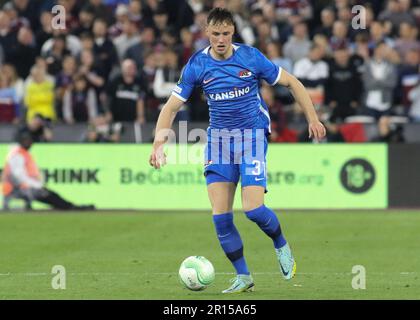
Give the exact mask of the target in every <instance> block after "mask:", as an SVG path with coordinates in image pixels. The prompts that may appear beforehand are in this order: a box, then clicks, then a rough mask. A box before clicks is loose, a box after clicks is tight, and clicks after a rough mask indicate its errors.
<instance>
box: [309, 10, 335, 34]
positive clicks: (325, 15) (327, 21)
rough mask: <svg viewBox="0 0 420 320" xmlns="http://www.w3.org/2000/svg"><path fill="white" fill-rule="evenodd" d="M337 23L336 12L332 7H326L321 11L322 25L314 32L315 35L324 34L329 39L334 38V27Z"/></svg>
mask: <svg viewBox="0 0 420 320" xmlns="http://www.w3.org/2000/svg"><path fill="white" fill-rule="evenodd" d="M334 21H335V11H334V8H332V7H326V8H324V9H323V10H322V11H321V25H320V26H319V27H317V28H316V29H315V31H314V33H313V34H314V35H316V34H323V35H324V36H326V37H327V38H330V37H331V36H332V27H333V24H334Z"/></svg>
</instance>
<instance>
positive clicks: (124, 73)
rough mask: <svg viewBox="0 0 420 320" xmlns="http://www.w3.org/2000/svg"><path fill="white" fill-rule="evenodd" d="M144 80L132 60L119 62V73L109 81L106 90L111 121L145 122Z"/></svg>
mask: <svg viewBox="0 0 420 320" xmlns="http://www.w3.org/2000/svg"><path fill="white" fill-rule="evenodd" d="M144 81H145V79H144V77H143V75H140V74H138V72H137V67H136V64H135V62H134V61H133V60H129V59H126V60H124V61H123V62H122V63H121V75H120V76H118V77H116V78H115V79H114V80H113V81H111V83H110V84H109V86H108V89H107V90H106V93H107V95H108V96H107V102H108V110H109V111H110V113H111V118H112V120H113V121H115V122H137V123H139V124H144V123H145V121H146V119H145V111H144V98H145V94H146V90H147V89H146V84H145V83H144Z"/></svg>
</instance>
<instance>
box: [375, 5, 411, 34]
mask: <svg viewBox="0 0 420 320" xmlns="http://www.w3.org/2000/svg"><path fill="white" fill-rule="evenodd" d="M409 2H410V1H402V0H388V3H387V5H386V9H385V10H383V11H382V12H381V13H380V14H379V16H378V20H379V21H385V23H386V24H388V25H389V27H388V29H390V31H391V34H392V35H396V34H398V29H399V27H400V24H401V23H403V22H408V23H410V24H412V25H414V24H415V23H416V20H415V17H414V16H413V14H412V13H411V12H410V11H409V9H410V4H409Z"/></svg>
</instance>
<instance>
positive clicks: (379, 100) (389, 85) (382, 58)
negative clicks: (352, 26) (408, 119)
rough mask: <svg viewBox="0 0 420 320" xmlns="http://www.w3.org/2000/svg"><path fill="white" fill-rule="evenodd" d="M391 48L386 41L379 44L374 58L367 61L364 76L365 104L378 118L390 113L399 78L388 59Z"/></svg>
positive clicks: (371, 114)
mask: <svg viewBox="0 0 420 320" xmlns="http://www.w3.org/2000/svg"><path fill="white" fill-rule="evenodd" d="M389 49H390V48H389V47H388V46H387V44H386V43H385V42H381V43H379V44H378V45H377V47H376V48H375V50H374V54H373V57H372V59H371V60H369V61H367V62H366V68H365V72H364V73H363V77H362V79H363V85H364V89H365V95H364V96H365V97H364V106H365V107H366V112H367V114H368V115H370V116H373V117H374V118H376V119H379V118H380V117H381V116H383V115H386V114H389V113H390V111H391V107H392V101H393V96H392V93H393V90H394V88H395V86H396V85H397V80H398V79H397V71H396V68H395V66H394V65H393V64H392V63H390V62H389V61H388V60H387V58H388V54H389Z"/></svg>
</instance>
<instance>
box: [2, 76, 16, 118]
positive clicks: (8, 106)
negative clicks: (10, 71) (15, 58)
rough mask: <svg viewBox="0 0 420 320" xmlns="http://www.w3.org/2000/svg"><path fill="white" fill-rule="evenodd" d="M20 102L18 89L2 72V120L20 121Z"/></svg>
mask: <svg viewBox="0 0 420 320" xmlns="http://www.w3.org/2000/svg"><path fill="white" fill-rule="evenodd" d="M19 115H20V104H19V100H18V97H17V94H16V89H15V88H14V87H13V86H12V84H11V82H10V80H9V79H8V78H7V77H6V76H5V75H4V74H2V73H0V122H6V123H18V122H19Z"/></svg>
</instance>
